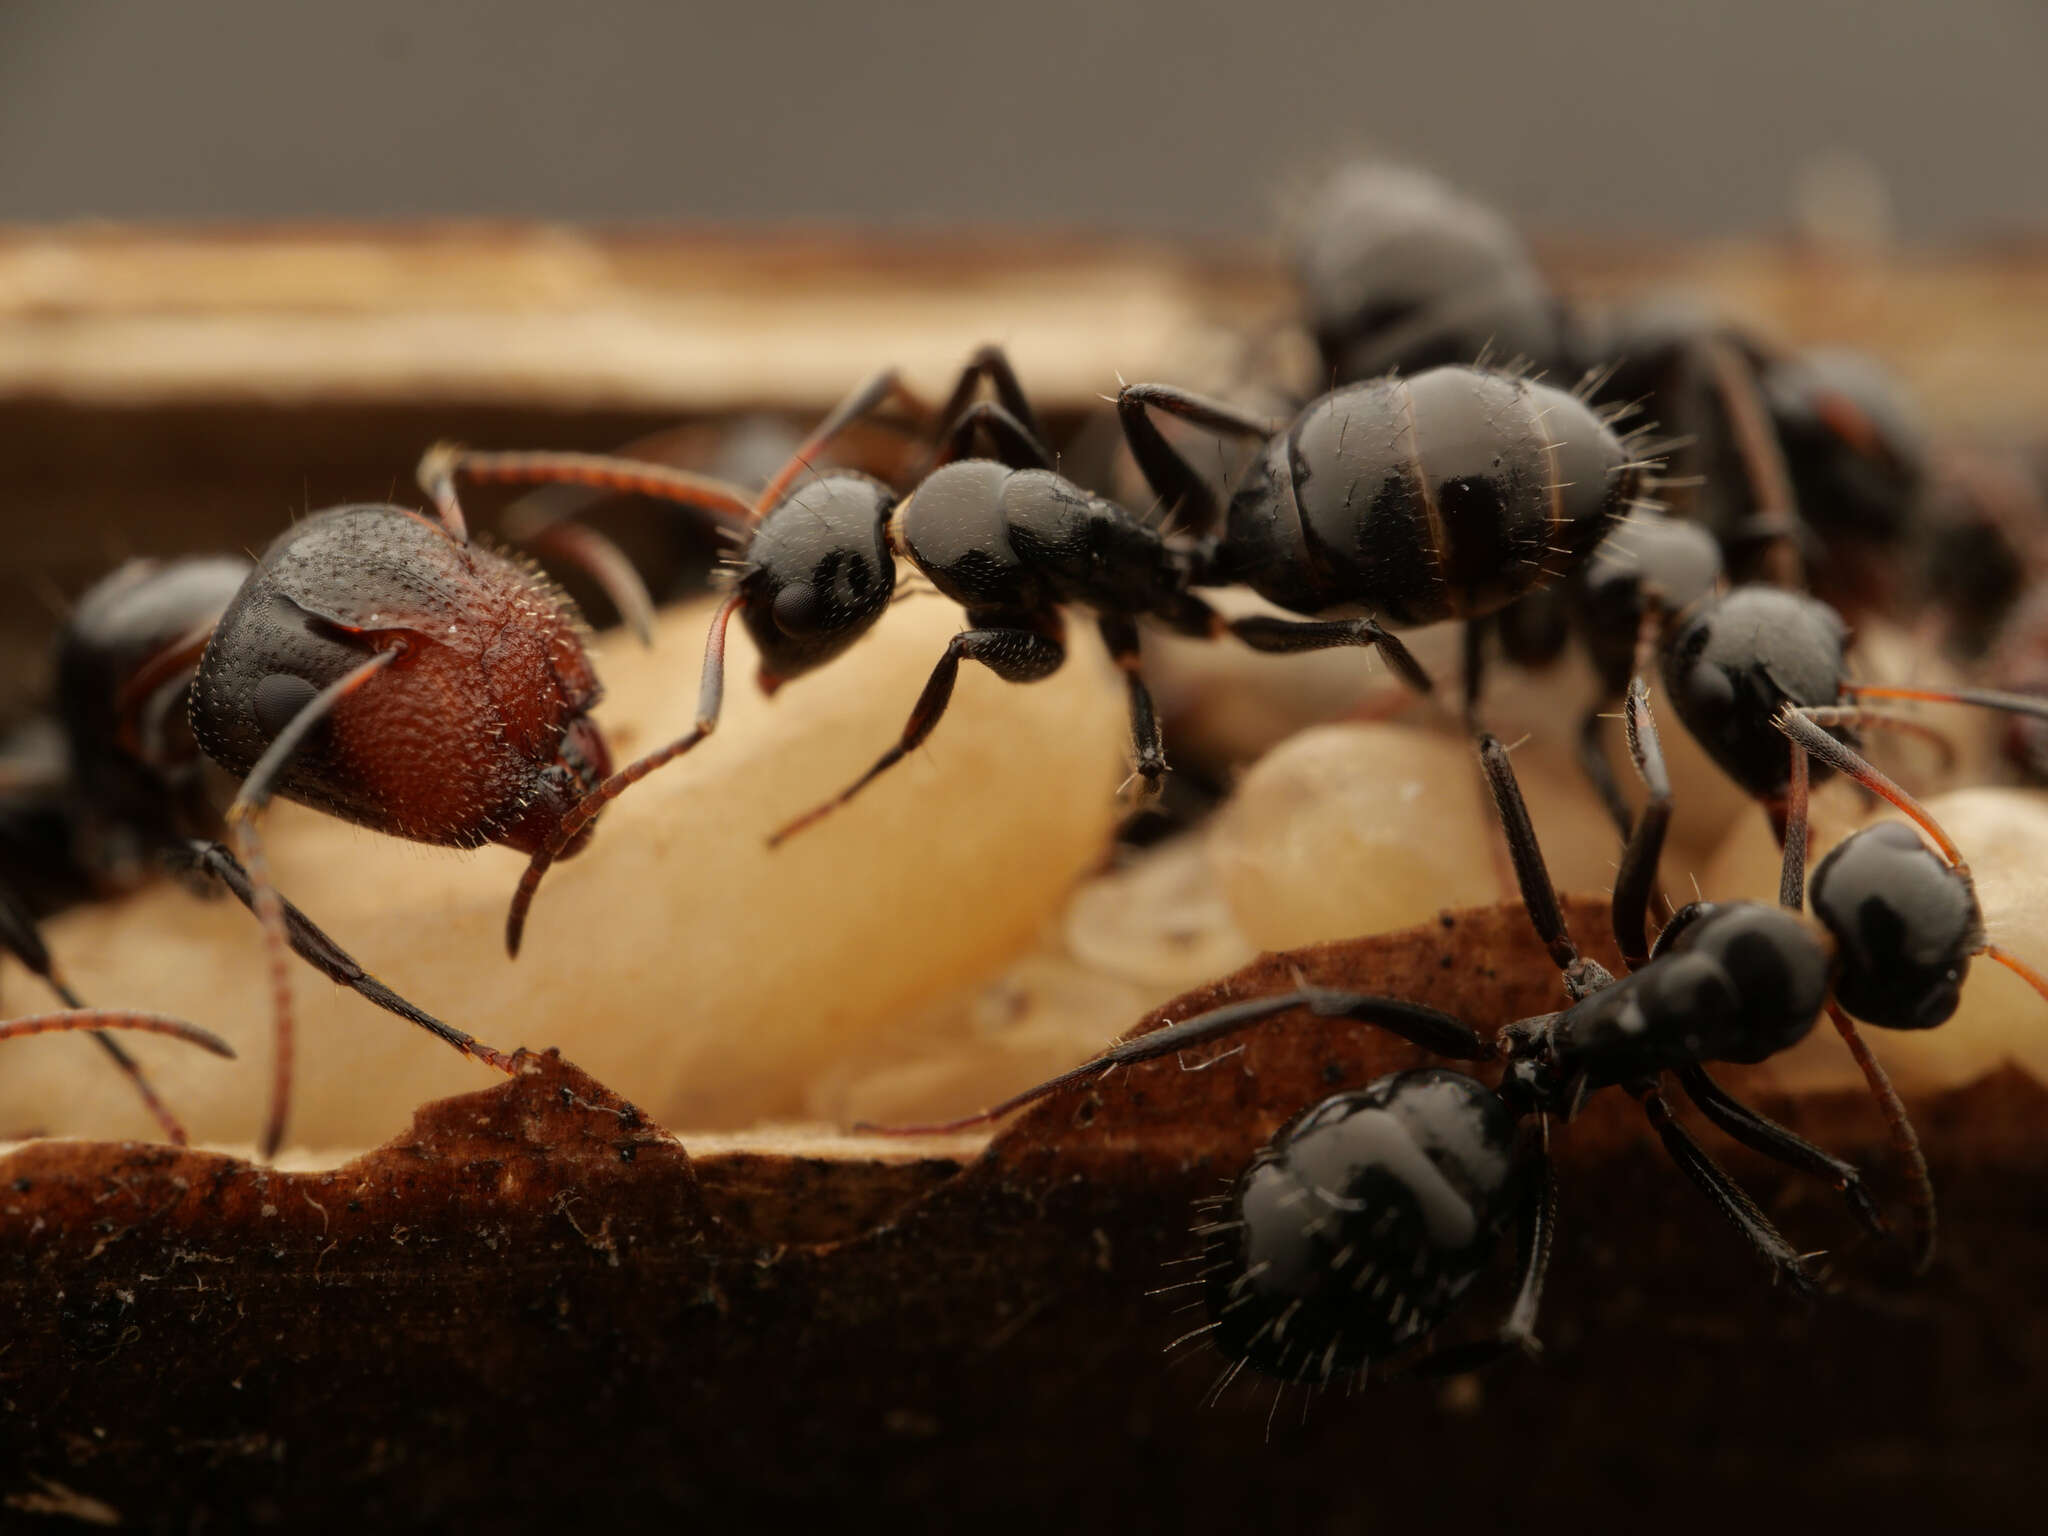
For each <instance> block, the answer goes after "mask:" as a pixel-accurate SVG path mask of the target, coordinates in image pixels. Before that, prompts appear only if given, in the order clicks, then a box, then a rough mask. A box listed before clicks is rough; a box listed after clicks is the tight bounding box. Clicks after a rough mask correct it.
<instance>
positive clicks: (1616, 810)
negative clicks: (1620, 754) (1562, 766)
mask: <svg viewBox="0 0 2048 1536" xmlns="http://www.w3.org/2000/svg"><path fill="white" fill-rule="evenodd" d="M1605 702H1606V700H1604V699H1603V700H1601V701H1600V702H1599V703H1596V704H1594V705H1593V706H1592V707H1591V708H1589V709H1588V710H1587V711H1586V714H1585V718H1583V719H1582V720H1580V721H1579V772H1580V773H1582V774H1584V775H1585V777H1586V782H1587V783H1589V784H1591V785H1592V786H1593V792H1594V793H1595V794H1597V795H1598V796H1599V797H1600V803H1601V804H1602V805H1604V806H1606V807H1607V814H1608V815H1609V816H1610V817H1612V818H1613V820H1614V826H1615V830H1616V831H1618V832H1619V833H1620V834H1621V835H1622V837H1623V839H1626V838H1627V837H1628V835H1629V833H1630V832H1631V831H1632V830H1633V823H1634V820H1635V813H1634V812H1633V811H1631V810H1630V809H1629V804H1628V801H1627V800H1625V799H1623V798H1622V793H1621V785H1620V784H1619V783H1618V782H1617V781H1616V780H1615V777H1614V769H1613V767H1612V766H1611V765H1610V764H1609V763H1608V761H1607V747H1606V743H1605V742H1603V741H1602V740H1601V737H1602V736H1603V735H1604V734H1605V731H1604V727H1605V724H1606V721H1607V716H1606V714H1605V713H1604V712H1603V710H1602V709H1601V704H1604V703H1605Z"/></svg>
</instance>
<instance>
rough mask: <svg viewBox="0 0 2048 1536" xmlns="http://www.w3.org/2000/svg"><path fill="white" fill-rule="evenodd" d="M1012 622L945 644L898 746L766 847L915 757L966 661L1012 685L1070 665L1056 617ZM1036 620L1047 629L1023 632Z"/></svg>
mask: <svg viewBox="0 0 2048 1536" xmlns="http://www.w3.org/2000/svg"><path fill="white" fill-rule="evenodd" d="M989 617H990V616H989V615H986V614H981V615H977V614H974V613H972V612H970V613H969V614H968V620H969V622H970V623H973V622H976V621H977V620H981V621H986V620H987V619H988V618H989ZM1010 617H1011V618H1012V619H1013V620H1016V621H1017V622H1014V623H1012V624H1010V625H1006V626H1003V627H994V626H991V627H987V628H981V627H977V628H974V629H965V630H962V631H961V632H960V633H959V634H957V635H955V636H954V637H953V638H952V639H951V640H949V641H947V642H946V653H945V655H943V656H941V657H940V658H939V664H938V665H937V666H936V667H934V668H932V675H931V677H930V679H929V680H928V681H927V682H926V683H925V685H924V692H923V693H921V694H919V695H918V699H917V704H916V706H915V707H914V708H913V709H912V710H911V711H910V719H909V720H908V721H907V722H905V724H904V727H903V735H902V738H901V739H900V740H898V741H897V743H896V745H895V746H893V747H891V748H890V749H889V750H888V751H886V752H884V753H883V754H882V755H881V756H880V757H879V758H877V759H876V760H875V765H874V766H873V767H872V768H870V769H868V771H867V772H866V773H864V774H862V775H861V776H860V777H859V778H857V779H855V780H854V781H853V782H852V783H851V784H849V785H848V786H847V787H846V788H845V789H843V790H841V791H840V792H839V793H838V794H837V795H835V796H833V797H832V798H831V799H830V800H827V801H825V802H824V803H823V804H822V805H818V806H814V807H813V808H812V809H810V810H808V811H806V812H804V814H803V815H801V816H799V817H797V818H796V820H794V821H792V822H789V823H788V824H787V825H785V826H783V827H782V828H781V829H780V830H778V831H777V832H776V833H775V834H774V835H773V836H771V837H770V838H769V839H768V846H769V847H771V848H773V847H775V846H776V845H778V844H780V843H782V842H784V841H786V840H787V839H789V838H791V837H793V836H795V835H796V834H797V833H798V832H801V831H803V830H804V828H806V827H808V826H811V825H812V824H813V823H815V822H818V821H821V820H822V819H824V817H826V816H827V815H829V814H830V813H831V812H833V811H835V810H837V809H838V808H839V807H840V806H842V805H844V804H846V802H847V801H849V800H851V799H852V798H853V797H854V796H855V795H857V794H859V793H860V792H861V791H862V790H863V789H866V788H867V787H868V785H869V784H871V783H873V782H874V781H875V780H876V779H877V778H879V777H880V776H881V775H882V774H883V773H885V772H886V771H888V770H889V769H891V768H893V767H895V766H896V765H897V764H898V763H900V762H902V761H903V759H904V758H906V757H908V756H909V755H910V754H911V753H912V752H914V751H916V750H917V748H918V747H919V746H921V745H922V744H923V743H924V740H925V738H926V737H928V736H930V735H931V733H932V731H933V729H934V728H935V727H937V725H938V723H939V720H940V718H941V717H942V716H943V715H944V714H945V713H946V706H947V705H948V704H950V703H951V702H952V699H953V684H954V683H955V682H956V681H957V680H958V678H959V676H960V663H961V662H962V661H963V660H965V661H978V662H980V663H981V664H982V665H983V666H985V667H987V668H988V669H989V670H990V671H991V672H993V673H995V674H996V676H998V677H1000V678H1002V679H1003V680H1004V681H1005V682H1011V683H1035V682H1038V681H1039V680H1040V679H1042V678H1046V677H1050V676H1051V675H1052V674H1053V673H1054V672H1056V671H1058V670H1059V667H1060V663H1061V662H1063V661H1065V660H1066V657H1067V648H1066V645H1065V644H1064V643H1063V641H1062V640H1061V638H1060V635H1059V632H1058V630H1057V628H1056V626H1057V624H1058V617H1057V615H1056V614H1055V615H1053V616H1052V618H1051V619H1050V620H1049V621H1048V620H1043V619H1039V618H1038V616H1036V615H1029V614H1024V615H1010ZM1034 620H1037V622H1039V623H1041V624H1043V625H1045V627H1042V628H1027V627H1025V625H1026V624H1028V623H1031V622H1033V621H1034Z"/></svg>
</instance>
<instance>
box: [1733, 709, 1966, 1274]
mask: <svg viewBox="0 0 2048 1536" xmlns="http://www.w3.org/2000/svg"><path fill="white" fill-rule="evenodd" d="M1777 725H1778V729H1779V730H1781V731H1784V732H1785V734H1786V735H1787V736H1790V737H1791V738H1792V773H1791V779H1790V782H1789V785H1788V787H1787V789H1786V793H1785V803H1784V805H1783V806H1782V807H1778V808H1773V810H1772V820H1773V822H1774V823H1775V824H1776V827H1777V831H1778V838H1779V841H1780V842H1782V843H1783V844H1784V847H1785V861H1784V864H1783V866H1782V867H1781V870H1780V873H1779V876H1778V901H1779V904H1780V905H1782V906H1785V907H1787V908H1790V909H1791V910H1792V911H1795V912H1798V911H1803V910H1804V909H1805V906H1806V829H1807V814H1806V813H1807V782H1808V772H1807V762H1806V758H1807V753H1809V752H1812V753H1814V755H1816V756H1818V757H1820V758H1821V759H1822V760H1823V761H1825V762H1828V763H1830V764H1832V765H1833V766H1835V767H1837V768H1838V769H1840V770H1841V771H1842V772H1844V773H1848V774H1850V775H1851V776H1852V777H1855V778H1857V779H1858V780H1859V782H1862V783H1864V784H1865V785H1866V787H1868V788H1871V789H1873V790H1875V791H1876V792H1877V793H1879V794H1884V793H1885V791H1884V789H1880V788H1879V787H1878V786H1879V784H1882V785H1883V786H1885V787H1886V788H1888V789H1889V790H1890V791H1891V793H1890V794H1885V798H1886V799H1888V800H1891V801H1892V802H1893V803H1894V804H1896V805H1898V806H1899V808H1900V809H1901V810H1903V811H1905V812H1906V814H1907V815H1909V816H1911V817H1912V818H1913V819H1914V820H1915V821H1916V822H1918V823H1919V824H1920V826H1921V827H1922V828H1923V829H1924V830H1926V831H1927V832H1928V833H1929V834H1930V835H1931V836H1933V837H1934V839H1935V840H1936V842H1937V843H1938V844H1939V845H1940V846H1941V848H1942V850H1943V852H1944V853H1945V854H1947V855H1948V859H1949V862H1950V863H1951V864H1953V865H1954V866H1955V868H1956V872H1957V874H1958V875H1960V876H1961V878H1962V880H1963V883H1964V884H1965V885H1966V886H1967V885H1969V883H1970V872H1969V869H1968V867H1967V866H1966V865H1965V864H1964V863H1963V862H1962V855H1961V853H1959V852H1958V851H1956V848H1955V844H1953V843H1951V842H1950V841H1949V840H1948V835H1947V834H1946V833H1944V832H1943V831H1942V830H1941V826H1940V823H1938V822H1936V821H1935V820H1934V818H1933V817H1931V816H1929V815H1928V814H1927V813H1926V811H1925V810H1923V809H1922V808H1921V807H1920V804H1919V802H1917V801H1916V800H1914V799H1913V797H1912V796H1911V795H1908V794H1907V793H1906V792H1905V791H1904V790H1903V789H1900V788H1899V787H1898V785H1896V784H1893V783H1892V781H1891V780H1890V779H1888V778H1886V777H1885V776H1884V775H1883V774H1881V773H1879V772H1878V771H1877V769H1875V768H1873V767H1871V765H1870V764H1869V763H1867V762H1864V760H1863V758H1862V756H1861V755H1860V754H1859V753H1857V752H1855V751H1854V750H1852V749H1851V748H1849V747H1846V746H1844V745H1843V744H1842V743H1841V742H1839V741H1837V740H1835V738H1834V737H1832V736H1830V735H1829V734H1828V733H1827V732H1826V731H1824V730H1822V729H1821V728H1820V727H1819V726H1818V725H1815V724H1813V723H1812V722H1811V721H1809V720H1808V719H1807V718H1806V717H1805V715H1804V714H1803V713H1802V712H1799V711H1795V710H1794V709H1793V708H1792V706H1791V705H1787V706H1786V707H1785V708H1784V709H1783V710H1781V711H1780V712H1779V715H1778V720H1777ZM1821 742H1825V743H1827V746H1828V747H1829V748H1833V749H1836V751H1833V752H1831V751H1826V750H1823V749H1822V748H1821V747H1820V746H1819V745H1818V744H1819V743H1821ZM1837 753H1839V756H1838V755H1837ZM1851 763H1854V764H1860V765H1861V767H1862V768H1863V769H1864V770H1865V771H1867V772H1868V774H1869V775H1870V779H1874V780H1876V781H1877V783H1871V782H1870V780H1868V779H1864V778H1863V775H1862V774H1860V773H1858V772H1857V771H1856V768H1855V767H1853V766H1850V764H1851ZM1972 899H1973V900H1974V899H1975V897H1974V892H1973V895H1972ZM1828 1019H1829V1021H1830V1022H1831V1023H1833V1025H1834V1026H1835V1033H1836V1034H1838V1035H1840V1036H1841V1037H1842V1043H1843V1044H1844V1045H1846V1046H1847V1047H1848V1048H1849V1054H1850V1055H1851V1056H1852V1057H1854V1058H1855V1061H1856V1067H1857V1070H1858V1071H1860V1072H1861V1073H1862V1074H1863V1081H1864V1084H1865V1085H1866V1086H1867V1087H1868V1088H1869V1089H1870V1096H1871V1097H1872V1098H1873V1099H1875V1100H1876V1101H1877V1108H1878V1112H1879V1113H1880V1114H1882V1115H1883V1116H1884V1123H1885V1132H1886V1134H1887V1136H1888V1137H1889V1138H1890V1140H1891V1144H1892V1155H1893V1156H1894V1157H1896V1158H1897V1159H1898V1160H1899V1163H1900V1165H1901V1166H1902V1167H1903V1168H1904V1169H1905V1172H1906V1189H1907V1200H1908V1203H1909V1204H1910V1205H1911V1207H1912V1212H1913V1273H1914V1274H1916V1275H1920V1274H1925V1273H1926V1272H1927V1270H1928V1269H1929V1268H1930V1267H1931V1266H1932V1265H1933V1263H1934V1247H1935V1227H1936V1219H1937V1218H1936V1215H1935V1198H1934V1176H1933V1174H1932V1173H1931V1172H1930V1171H1929V1170H1928V1167H1927V1152H1926V1149H1925V1148H1923V1147H1922V1146H1921V1145H1920V1133H1919V1132H1918V1131H1916V1130H1914V1129H1913V1120H1912V1117H1911V1116H1910V1115H1908V1114H1907V1113H1906V1104H1905V1101H1904V1100H1903V1099H1901V1098H1900V1097H1899V1090H1898V1089H1897V1088H1895V1087H1893V1086H1892V1080H1891V1074H1889V1073H1888V1072H1886V1071H1885V1069H1884V1064H1883V1063H1882V1062H1880V1061H1879V1060H1878V1059H1877V1057H1876V1055H1875V1054H1874V1053H1873V1052H1872V1051H1871V1049H1870V1046H1869V1045H1868V1044H1867V1043H1866V1042H1865V1041H1864V1039H1863V1035H1862V1032H1861V1031H1860V1030H1858V1029H1857V1028H1856V1023H1855V1021H1854V1020H1853V1019H1851V1018H1850V1017H1849V1015H1848V1014H1847V1013H1845V1012H1843V1011H1842V1007H1841V1005H1840V1004H1839V1003H1837V1002H1835V1001H1834V1000H1833V999H1830V1000H1829V1002H1828Z"/></svg>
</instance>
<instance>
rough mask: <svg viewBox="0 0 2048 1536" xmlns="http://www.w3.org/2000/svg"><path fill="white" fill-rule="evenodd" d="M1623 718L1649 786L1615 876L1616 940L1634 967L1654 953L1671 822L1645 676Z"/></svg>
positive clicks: (1635, 681) (1632, 690)
mask: <svg viewBox="0 0 2048 1536" xmlns="http://www.w3.org/2000/svg"><path fill="white" fill-rule="evenodd" d="M1623 723H1624V725H1625V726H1626V729H1627V732H1628V751H1629V756H1630V757H1631V758H1633V759H1634V760H1635V765H1636V772H1637V773H1638V774H1639V775H1641V777H1642V780H1643V785H1644V787H1645V788H1646V789H1647V790H1648V791H1649V798H1648V799H1647V800H1646V801H1645V802H1644V804H1643V814H1642V817H1641V819H1640V820H1638V821H1637V822H1636V826H1635V830H1634V831H1633V832H1632V833H1630V834H1629V840H1628V844H1627V846H1626V847H1624V848H1623V849H1622V852H1621V868H1620V869H1619V870H1618V871H1616V873H1615V877H1614V907H1613V920H1614V942H1615V943H1616V944H1617V945H1618V946H1619V947H1620V949H1621V959H1622V963H1623V964H1624V965H1626V966H1627V967H1628V968H1629V969H1630V970H1632V971H1633V970H1637V969H1639V968H1640V967H1641V966H1643V965H1645V964H1647V963H1648V961H1649V958H1650V941H1649V917H1650V900H1651V897H1652V895H1653V893H1654V892H1655V890H1656V887H1657V866H1658V864H1659V863H1660V862H1661V861H1662V859H1663V857H1664V835H1665V833H1666V831H1667V830H1668V829H1669V828H1670V826H1671V775H1670V774H1669V773H1668V772H1666V771H1665V767H1664V748H1663V746H1662V744H1661V743H1660V742H1659V741H1658V740H1657V720H1656V717H1655V716H1654V715H1652V714H1651V713H1650V693H1649V689H1648V688H1646V687H1645V686H1644V684H1643V680H1642V678H1640V677H1632V678H1630V679H1629V684H1628V700H1627V702H1626V703H1625V704H1624V705H1623Z"/></svg>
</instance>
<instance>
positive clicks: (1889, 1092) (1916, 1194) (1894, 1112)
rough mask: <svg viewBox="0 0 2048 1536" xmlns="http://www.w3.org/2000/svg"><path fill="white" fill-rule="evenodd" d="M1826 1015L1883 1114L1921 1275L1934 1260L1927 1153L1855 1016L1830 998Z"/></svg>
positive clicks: (1931, 1183) (1915, 1264)
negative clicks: (1903, 1180) (1902, 1179)
mask: <svg viewBox="0 0 2048 1536" xmlns="http://www.w3.org/2000/svg"><path fill="white" fill-rule="evenodd" d="M1828 1018H1829V1019H1831V1020H1832V1021H1833V1022H1834V1026H1835V1030H1836V1032H1837V1033H1838V1034H1840V1035H1841V1037H1842V1043H1843V1044H1845V1045H1846V1046H1848V1047H1849V1054H1850V1055H1851V1056H1854V1057H1855V1058H1856V1065H1857V1066H1858V1067H1859V1068H1861V1069H1862V1072H1863V1080H1864V1082H1866V1083H1868V1084H1869V1085H1870V1093H1871V1097H1873V1098H1875V1099H1876V1100H1877V1107H1878V1109H1879V1110H1880V1111H1882V1112H1883V1114H1884V1123H1885V1129H1886V1130H1887V1131H1888V1132H1890V1134H1891V1143H1892V1151H1893V1153H1894V1154H1896V1155H1897V1157H1898V1159H1899V1162H1900V1164H1901V1165H1902V1166H1903V1167H1904V1168H1905V1171H1906V1204H1907V1206H1908V1207H1909V1208H1910V1209H1911V1211H1912V1214H1913V1273H1914V1274H1916V1275H1924V1274H1926V1273H1927V1271H1928V1269H1929V1268H1930V1267H1931V1266H1932V1265H1933V1263H1934V1242H1935V1200H1934V1178H1933V1176H1932V1175H1931V1174H1930V1173H1929V1172H1928V1171H1927V1153H1926V1152H1925V1150H1923V1149H1922V1147H1921V1145H1920V1133H1919V1132H1918V1131H1916V1130H1914V1129H1913V1121H1912V1119H1911V1118H1910V1117H1909V1116H1908V1115H1907V1114H1906V1105H1905V1102H1904V1101H1903V1100H1902V1099H1900V1097H1899V1091H1898V1089H1896V1088H1894V1087H1893V1086H1892V1080H1891V1077H1890V1075H1889V1074H1888V1073H1887V1072H1886V1071H1885V1069H1884V1066H1883V1064H1882V1063H1881V1062H1879V1061H1878V1059H1877V1058H1876V1057H1875V1056H1873V1055H1872V1054H1871V1053H1870V1047H1869V1046H1868V1045H1866V1044H1865V1043H1864V1040H1863V1035H1862V1033H1861V1032H1860V1031H1859V1030H1858V1029H1857V1028H1856V1022H1855V1020H1853V1019H1851V1018H1850V1017H1849V1015H1848V1014H1846V1013H1844V1012H1843V1011H1842V1006H1841V1004H1839V1003H1836V1002H1832V1001H1831V1002H1829V1004H1828Z"/></svg>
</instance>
